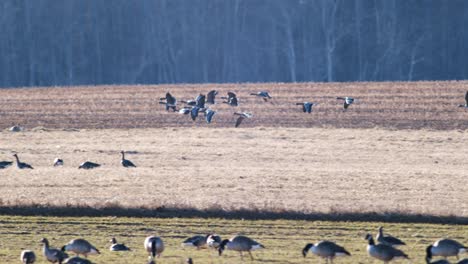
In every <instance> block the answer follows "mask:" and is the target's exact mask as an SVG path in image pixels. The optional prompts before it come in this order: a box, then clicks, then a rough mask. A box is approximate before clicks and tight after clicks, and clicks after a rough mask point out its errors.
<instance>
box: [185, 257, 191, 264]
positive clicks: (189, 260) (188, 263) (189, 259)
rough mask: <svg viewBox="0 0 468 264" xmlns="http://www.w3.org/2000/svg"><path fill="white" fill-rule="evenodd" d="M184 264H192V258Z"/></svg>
mask: <svg viewBox="0 0 468 264" xmlns="http://www.w3.org/2000/svg"><path fill="white" fill-rule="evenodd" d="M185 262H187V264H193V259H192V258H188V259H187V260H186V261H185Z"/></svg>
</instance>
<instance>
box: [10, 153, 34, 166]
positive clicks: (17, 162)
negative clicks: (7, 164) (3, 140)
mask: <svg viewBox="0 0 468 264" xmlns="http://www.w3.org/2000/svg"><path fill="white" fill-rule="evenodd" d="M13 156H14V157H15V158H16V166H17V167H18V169H34V168H33V167H32V166H31V165H29V164H27V163H25V162H21V161H20V160H19V158H18V155H17V154H13Z"/></svg>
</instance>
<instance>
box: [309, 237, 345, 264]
mask: <svg viewBox="0 0 468 264" xmlns="http://www.w3.org/2000/svg"><path fill="white" fill-rule="evenodd" d="M309 250H310V251H311V252H312V253H314V254H315V255H317V256H319V257H322V258H324V259H326V261H327V262H326V263H328V260H330V262H331V263H332V264H333V259H334V258H335V257H339V256H351V254H350V253H349V252H348V251H346V249H345V248H344V247H342V246H338V245H337V244H335V243H333V242H330V241H320V242H318V243H317V244H307V245H306V246H305V247H304V249H303V250H302V255H303V256H304V258H305V257H306V256H307V252H309Z"/></svg>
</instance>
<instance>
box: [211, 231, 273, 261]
mask: <svg viewBox="0 0 468 264" xmlns="http://www.w3.org/2000/svg"><path fill="white" fill-rule="evenodd" d="M262 248H265V247H264V246H263V245H262V244H260V243H258V242H257V241H255V240H253V239H251V238H249V237H246V236H234V237H232V238H231V239H225V240H223V241H222V242H221V244H220V245H219V248H218V253H219V255H220V256H221V255H222V254H223V251H224V250H225V249H229V250H234V251H238V252H239V253H240V256H241V259H244V256H243V254H242V253H243V252H244V251H247V252H248V253H249V255H250V258H251V259H252V260H253V259H254V258H253V256H252V252H251V251H253V250H258V249H262Z"/></svg>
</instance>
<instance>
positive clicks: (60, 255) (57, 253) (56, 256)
mask: <svg viewBox="0 0 468 264" xmlns="http://www.w3.org/2000/svg"><path fill="white" fill-rule="evenodd" d="M41 243H42V244H44V246H43V248H42V254H43V255H44V257H45V258H46V259H47V260H48V261H49V262H52V263H59V264H61V263H62V262H63V261H64V260H65V259H66V258H68V254H67V253H65V252H63V251H61V250H59V249H56V248H50V247H49V241H48V240H47V238H43V239H41Z"/></svg>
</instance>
